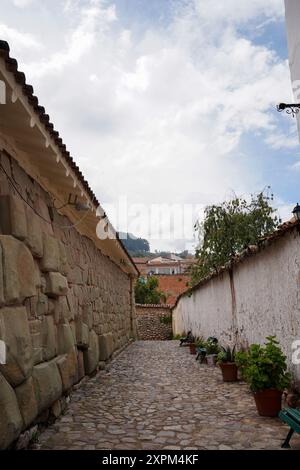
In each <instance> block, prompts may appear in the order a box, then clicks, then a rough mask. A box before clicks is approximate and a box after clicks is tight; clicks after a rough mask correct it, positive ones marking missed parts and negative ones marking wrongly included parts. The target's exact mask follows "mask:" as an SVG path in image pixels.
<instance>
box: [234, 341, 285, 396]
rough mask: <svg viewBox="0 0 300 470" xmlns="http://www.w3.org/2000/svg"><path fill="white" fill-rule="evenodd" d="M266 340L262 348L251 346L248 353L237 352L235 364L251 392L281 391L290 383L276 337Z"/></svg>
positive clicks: (258, 345) (257, 345) (255, 345)
mask: <svg viewBox="0 0 300 470" xmlns="http://www.w3.org/2000/svg"><path fill="white" fill-rule="evenodd" d="M266 339H267V342H266V343H265V345H264V346H261V345H260V344H252V345H251V346H250V348H249V350H248V351H240V352H237V353H236V355H235V362H236V364H237V366H238V367H239V368H240V369H241V373H242V377H243V379H244V380H245V381H246V382H247V383H248V385H249V386H250V389H251V390H252V391H253V392H256V391H258V390H264V389H269V388H274V389H276V390H279V391H283V390H284V389H285V388H286V387H288V386H289V384H290V382H291V375H290V374H289V373H288V372H287V364H286V356H285V355H284V354H283V352H282V350H281V348H280V346H279V342H278V341H277V340H276V336H267V338H266Z"/></svg>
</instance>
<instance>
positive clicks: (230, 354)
mask: <svg viewBox="0 0 300 470" xmlns="http://www.w3.org/2000/svg"><path fill="white" fill-rule="evenodd" d="M224 362H235V346H234V347H233V348H232V349H231V348H230V346H227V348H224V347H223V346H221V351H220V352H219V354H218V357H217V364H222V363H224Z"/></svg>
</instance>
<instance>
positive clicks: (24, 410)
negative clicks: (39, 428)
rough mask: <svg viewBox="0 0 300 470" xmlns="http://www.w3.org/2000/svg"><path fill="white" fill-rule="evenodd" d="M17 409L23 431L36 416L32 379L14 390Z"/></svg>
mask: <svg viewBox="0 0 300 470" xmlns="http://www.w3.org/2000/svg"><path fill="white" fill-rule="evenodd" d="M15 392H16V396H17V399H18V404H19V408H20V411H21V415H22V418H23V422H24V429H25V428H27V427H28V426H29V425H30V424H31V423H32V422H33V420H34V419H35V418H36V417H37V415H38V405H37V401H36V396H35V392H34V385H33V380H32V377H30V378H29V379H28V380H26V382H23V383H22V384H21V385H19V386H18V387H17V388H16V389H15Z"/></svg>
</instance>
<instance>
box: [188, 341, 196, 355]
mask: <svg viewBox="0 0 300 470" xmlns="http://www.w3.org/2000/svg"><path fill="white" fill-rule="evenodd" d="M189 347H190V354H197V349H196V344H195V343H189Z"/></svg>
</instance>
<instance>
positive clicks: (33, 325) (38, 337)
mask: <svg viewBox="0 0 300 470" xmlns="http://www.w3.org/2000/svg"><path fill="white" fill-rule="evenodd" d="M42 326H43V323H42V321H41V320H30V321H29V331H30V335H31V342H32V351H33V353H32V354H33V364H34V365H36V364H39V363H40V362H43V337H42V336H43V335H42Z"/></svg>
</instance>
